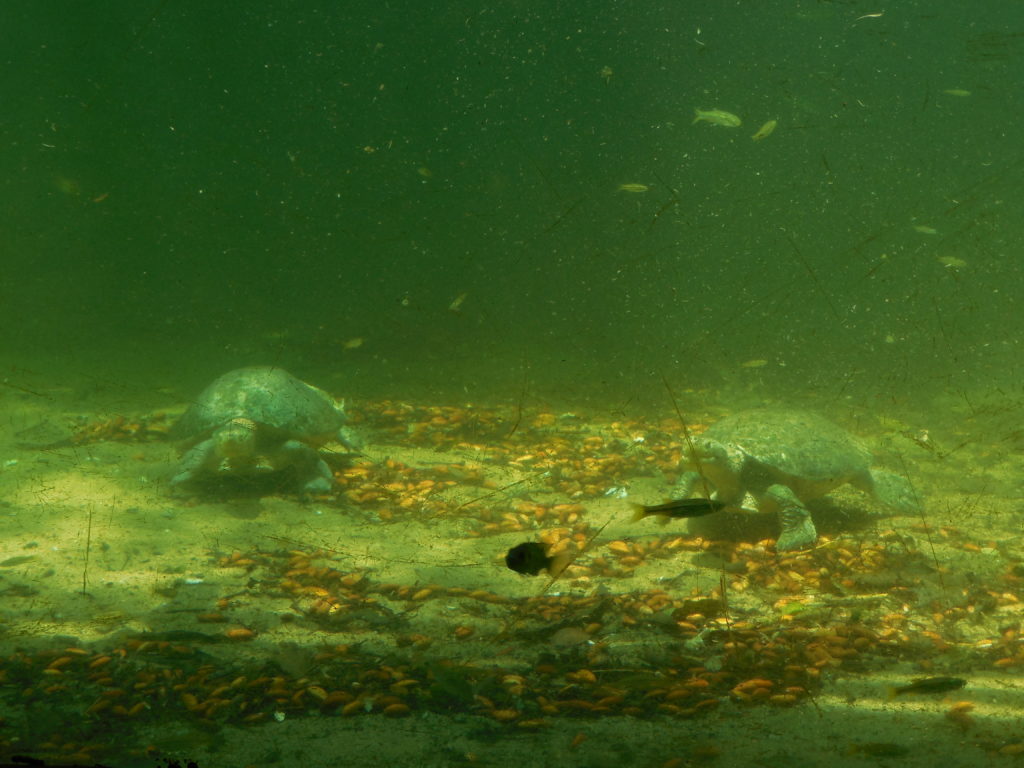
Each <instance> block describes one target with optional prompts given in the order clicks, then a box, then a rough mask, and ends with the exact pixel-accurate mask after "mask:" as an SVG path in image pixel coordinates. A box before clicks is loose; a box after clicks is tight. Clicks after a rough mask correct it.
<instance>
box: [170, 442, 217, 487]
mask: <svg viewBox="0 0 1024 768" xmlns="http://www.w3.org/2000/svg"><path fill="white" fill-rule="evenodd" d="M220 462H221V457H220V455H219V454H218V453H217V443H216V441H215V440H214V439H213V438H210V439H208V440H203V441H202V442H201V443H197V444H196V445H194V446H192V447H191V448H190V449H189V450H188V451H186V452H185V455H184V456H182V457H181V460H180V461H179V462H178V474H176V475H175V476H174V477H172V478H171V485H172V486H173V485H182V484H185V483H191V482H192V481H193V480H195V479H197V478H198V477H200V476H202V475H203V474H206V473H208V472H212V471H213V470H216V469H217V467H219V466H220Z"/></svg>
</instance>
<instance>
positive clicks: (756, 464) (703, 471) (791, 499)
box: [673, 408, 916, 551]
mask: <svg viewBox="0 0 1024 768" xmlns="http://www.w3.org/2000/svg"><path fill="white" fill-rule="evenodd" d="M691 453H692V455H691V456H689V457H687V458H686V459H684V469H685V470H686V471H685V472H684V473H683V474H682V476H681V477H680V478H679V480H678V482H677V483H676V485H675V487H674V488H673V498H689V497H690V496H691V495H693V493H694V492H695V491H700V490H706V491H712V490H713V491H714V495H713V498H714V499H716V500H719V501H723V502H725V503H727V504H729V505H730V506H732V507H740V508H743V507H744V506H745V505H744V499H745V498H747V497H748V494H749V496H750V497H752V498H753V500H754V504H755V506H756V509H757V510H758V511H762V512H775V513H776V514H777V515H778V519H779V523H780V526H781V533H780V535H779V538H778V541H777V542H776V549H777V550H779V551H783V550H794V549H804V548H807V547H810V546H811V545H813V544H814V542H815V541H816V540H817V537H818V533H817V530H816V529H815V527H814V522H813V520H812V519H811V514H810V512H809V511H808V510H807V507H806V506H804V504H805V503H806V502H808V501H811V500H813V499H816V498H819V497H821V496H824V495H826V494H827V493H829V492H830V491H832V490H834V489H836V488H838V487H839V486H841V485H845V484H847V483H849V484H850V485H852V486H854V487H855V488H858V489H860V490H862V491H864V492H866V493H868V494H869V495H870V496H871V497H872V498H874V499H875V501H877V502H878V503H879V504H881V505H882V506H883V507H886V508H888V509H890V510H892V511H896V512H910V511H912V510H913V509H914V508H915V507H916V499H915V496H914V491H913V488H912V487H911V485H910V483H909V482H908V481H907V480H906V479H905V478H903V477H901V476H900V475H897V474H894V473H892V472H887V471H885V470H881V469H873V468H872V460H873V459H872V454H871V451H869V450H868V449H867V448H866V447H865V446H864V445H863V444H861V442H860V441H859V440H857V438H855V437H854V436H853V435H851V434H849V433H848V432H847V431H846V430H844V429H843V428H842V427H840V426H838V425H836V424H833V423H832V422H831V421H829V420H828V419H826V418H824V417H822V416H819V415H818V414H816V413H811V412H806V411H799V410H785V409H776V408H755V409H751V410H747V411H739V412H737V413H734V414H732V415H729V416H727V417H725V418H723V419H721V420H720V421H718V422H716V423H715V424H714V425H712V426H711V428H710V429H708V430H707V431H706V432H704V433H703V434H702V435H700V436H699V437H698V438H697V439H695V440H694V441H693V450H692V452H691ZM702 478H703V480H702ZM704 481H706V485H707V488H706V489H702V487H701V486H703V485H705V482H704ZM698 525H699V524H698Z"/></svg>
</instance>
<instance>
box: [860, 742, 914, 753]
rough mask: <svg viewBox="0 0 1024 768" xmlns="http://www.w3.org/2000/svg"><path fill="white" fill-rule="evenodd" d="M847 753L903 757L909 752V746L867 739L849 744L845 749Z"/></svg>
mask: <svg viewBox="0 0 1024 768" xmlns="http://www.w3.org/2000/svg"><path fill="white" fill-rule="evenodd" d="M846 754H847V755H867V756H869V757H904V756H905V755H909V754H910V747H905V746H903V745H902V744H894V743H892V742H888V741H867V742H862V743H860V744H851V745H850V746H849V747H847V749H846Z"/></svg>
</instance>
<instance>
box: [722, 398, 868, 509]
mask: <svg viewBox="0 0 1024 768" xmlns="http://www.w3.org/2000/svg"><path fill="white" fill-rule="evenodd" d="M704 436H705V437H708V438H711V439H714V440H717V441H718V442H720V443H722V444H723V445H726V446H729V447H731V448H734V449H738V450H739V451H741V452H742V453H743V454H744V455H745V456H746V457H748V459H752V460H754V461H756V462H758V463H759V464H760V465H761V466H762V467H764V468H766V469H769V470H772V471H774V472H777V473H779V474H780V475H785V476H788V477H791V478H796V479H799V480H802V481H804V482H805V483H808V484H813V485H822V486H826V487H827V486H831V487H833V488H834V487H837V486H839V485H842V484H843V483H845V482H847V481H849V480H850V479H852V478H855V477H857V476H858V475H861V474H862V473H865V472H867V471H868V470H869V469H870V466H871V458H872V457H871V452H870V451H869V450H868V449H867V448H865V447H864V446H863V445H861V443H860V442H859V441H858V440H857V439H856V438H854V437H853V436H852V435H851V434H849V433H848V432H846V430H844V429H842V428H841V427H839V426H837V425H836V424H833V423H832V422H831V421H829V420H828V419H825V418H822V417H821V416H818V415H817V414H814V413H808V412H804V411H788V410H776V409H771V408H759V409H754V410H750V411H743V412H740V413H736V414H733V415H731V416H727V417H726V418H724V419H722V420H721V421H718V422H716V423H715V424H714V425H713V426H712V427H711V428H710V429H708V431H707V432H705V433H704ZM821 490H822V491H823V492H827V490H825V488H824V487H823V488H822V489H821Z"/></svg>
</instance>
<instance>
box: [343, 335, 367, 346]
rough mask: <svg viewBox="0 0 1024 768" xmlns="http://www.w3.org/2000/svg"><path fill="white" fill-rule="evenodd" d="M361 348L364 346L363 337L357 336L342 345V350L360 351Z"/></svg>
mask: <svg viewBox="0 0 1024 768" xmlns="http://www.w3.org/2000/svg"><path fill="white" fill-rule="evenodd" d="M361 346H363V337H362V336H356V337H355V338H353V339H349V340H348V341H346V342H345V343H344V344H342V345H341V348H342V349H359V348H360V347H361Z"/></svg>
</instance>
